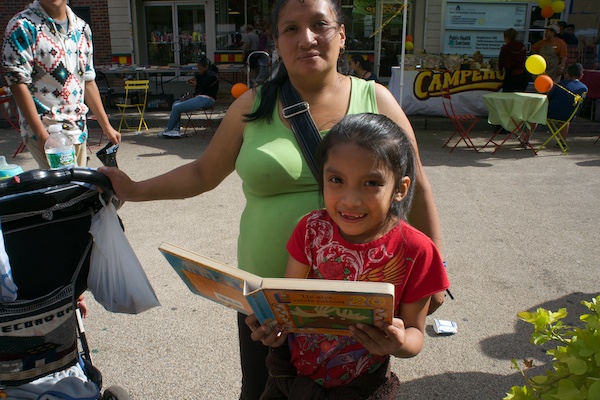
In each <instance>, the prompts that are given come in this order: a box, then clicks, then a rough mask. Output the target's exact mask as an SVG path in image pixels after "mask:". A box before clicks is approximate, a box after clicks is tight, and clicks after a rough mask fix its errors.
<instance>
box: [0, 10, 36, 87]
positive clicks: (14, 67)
mask: <svg viewBox="0 0 600 400" xmlns="http://www.w3.org/2000/svg"><path fill="white" fill-rule="evenodd" d="M36 36H37V33H36V27H35V25H33V24H31V23H29V22H28V21H27V20H26V19H20V18H13V19H12V20H10V22H9V23H8V25H7V27H6V31H5V34H4V46H3V49H2V65H3V67H4V71H5V73H6V80H7V83H8V84H9V85H15V84H18V83H24V84H30V83H31V82H32V78H31V73H32V68H31V66H32V64H33V50H34V46H35V37H36Z"/></svg>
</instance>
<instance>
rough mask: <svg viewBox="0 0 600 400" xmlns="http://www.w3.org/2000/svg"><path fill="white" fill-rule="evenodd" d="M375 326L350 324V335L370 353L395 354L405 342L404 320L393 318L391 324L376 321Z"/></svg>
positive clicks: (399, 351) (400, 350)
mask: <svg viewBox="0 0 600 400" xmlns="http://www.w3.org/2000/svg"><path fill="white" fill-rule="evenodd" d="M376 325H377V326H371V325H367V324H362V323H358V324H356V325H351V326H350V331H351V332H352V336H354V338H355V339H356V340H357V341H358V342H359V343H360V344H362V345H363V346H365V348H366V349H367V350H369V352H370V353H371V354H375V355H378V356H387V355H397V354H400V353H401V352H402V350H403V346H404V344H405V343H406V329H405V328H404V321H402V320H401V319H400V318H394V319H393V321H392V325H390V324H388V323H387V322H383V321H378V322H377V323H376Z"/></svg>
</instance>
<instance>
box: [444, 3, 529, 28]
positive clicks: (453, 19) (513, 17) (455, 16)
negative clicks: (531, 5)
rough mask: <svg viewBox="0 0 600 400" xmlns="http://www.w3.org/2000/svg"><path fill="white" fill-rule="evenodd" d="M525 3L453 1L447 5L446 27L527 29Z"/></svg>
mask: <svg viewBox="0 0 600 400" xmlns="http://www.w3.org/2000/svg"><path fill="white" fill-rule="evenodd" d="M526 16H527V4H525V3H522V4H521V3H452V2H448V3H447V5H446V29H498V30H502V31H504V30H505V29H508V28H514V29H516V30H523V29H525V19H526Z"/></svg>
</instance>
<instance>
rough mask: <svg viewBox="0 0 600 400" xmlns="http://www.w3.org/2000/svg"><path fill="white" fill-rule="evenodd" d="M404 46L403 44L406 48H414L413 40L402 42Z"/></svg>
mask: <svg viewBox="0 0 600 400" xmlns="http://www.w3.org/2000/svg"><path fill="white" fill-rule="evenodd" d="M404 46H405V48H406V50H412V49H414V48H415V45H414V44H413V42H406V43H405V44H404Z"/></svg>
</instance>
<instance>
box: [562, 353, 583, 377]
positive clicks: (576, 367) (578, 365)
mask: <svg viewBox="0 0 600 400" xmlns="http://www.w3.org/2000/svg"><path fill="white" fill-rule="evenodd" d="M564 362H565V363H566V364H567V365H568V366H569V370H570V371H571V372H572V373H573V374H575V375H583V374H585V373H586V372H587V363H586V362H585V361H583V360H580V359H578V358H575V357H568V358H567V359H566V360H564Z"/></svg>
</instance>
